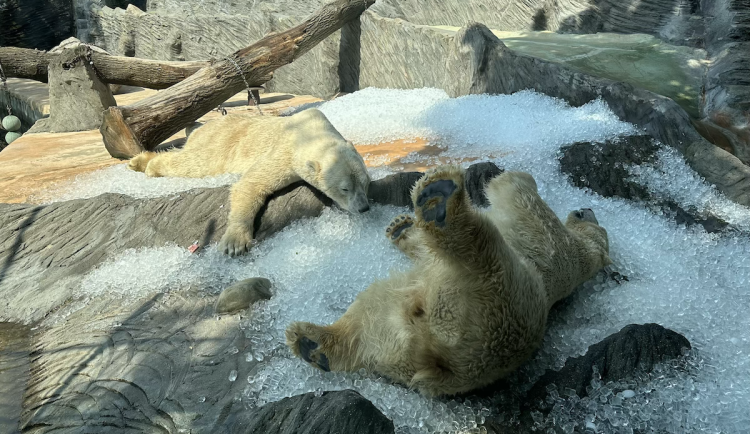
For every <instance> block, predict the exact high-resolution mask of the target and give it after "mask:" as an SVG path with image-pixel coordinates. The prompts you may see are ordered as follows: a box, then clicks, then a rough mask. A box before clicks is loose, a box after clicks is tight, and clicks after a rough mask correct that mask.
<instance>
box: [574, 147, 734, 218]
mask: <svg viewBox="0 0 750 434" xmlns="http://www.w3.org/2000/svg"><path fill="white" fill-rule="evenodd" d="M658 150H659V145H658V144H656V143H654V140H653V139H652V138H651V137H649V136H645V135H638V136H629V137H623V138H619V139H615V140H608V141H606V142H604V143H588V142H580V143H574V144H572V145H569V146H565V147H563V148H562V149H561V156H560V170H562V172H563V173H566V174H568V179H569V180H570V182H571V183H572V184H573V185H575V186H577V187H580V188H588V189H590V190H592V191H594V192H596V193H598V194H600V195H602V196H604V197H613V196H617V197H621V198H623V199H630V200H635V201H641V202H646V203H648V204H649V205H650V206H651V207H652V208H654V209H655V211H656V212H661V213H665V214H667V215H671V216H673V218H674V219H675V221H676V222H677V223H678V224H685V225H688V226H690V225H695V224H700V225H701V226H703V228H704V229H705V230H706V232H709V233H713V232H720V231H722V230H723V229H725V228H726V227H727V226H728V223H727V222H725V221H724V220H722V219H720V218H719V217H716V216H714V215H712V214H710V213H702V212H700V211H698V210H696V209H695V208H692V207H691V208H689V209H683V208H682V207H680V206H679V205H678V204H677V203H676V202H675V201H673V200H671V199H669V198H663V197H655V196H654V195H652V194H651V193H650V192H649V191H648V189H647V188H646V187H645V186H643V185H640V184H638V183H637V182H635V181H633V180H632V177H631V175H630V172H629V171H628V167H632V166H640V165H652V164H655V163H656V162H657V159H658V156H657V154H656V152H657V151H658Z"/></svg>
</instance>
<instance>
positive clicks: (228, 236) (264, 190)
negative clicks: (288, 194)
mask: <svg viewBox="0 0 750 434" xmlns="http://www.w3.org/2000/svg"><path fill="white" fill-rule="evenodd" d="M255 169H257V166H254V167H252V168H251V169H250V170H248V171H247V172H245V174H244V175H242V178H240V180H239V181H237V182H236V183H235V184H234V185H233V186H232V191H231V195H230V208H229V220H228V222H227V230H226V232H224V235H223V236H222V237H221V241H219V245H218V249H219V251H220V252H223V253H225V254H227V255H229V256H236V255H242V254H244V253H246V252H247V251H248V250H249V249H250V246H251V244H252V241H253V224H254V223H255V216H256V215H257V214H258V211H260V209H261V208H262V207H263V204H265V202H266V199H267V198H268V196H270V195H272V194H273V193H274V192H275V191H277V190H280V189H282V188H284V187H286V186H287V185H289V184H291V183H293V182H296V181H298V180H299V177H297V176H296V175H295V174H294V173H292V172H287V173H268V171H262V170H255Z"/></svg>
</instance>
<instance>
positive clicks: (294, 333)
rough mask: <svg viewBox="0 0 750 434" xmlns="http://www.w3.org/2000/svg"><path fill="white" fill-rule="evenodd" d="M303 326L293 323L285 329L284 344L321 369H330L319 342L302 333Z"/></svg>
mask: <svg viewBox="0 0 750 434" xmlns="http://www.w3.org/2000/svg"><path fill="white" fill-rule="evenodd" d="M302 328H303V326H302V325H301V324H300V323H294V324H292V325H291V326H289V328H288V329H287V330H286V341H287V342H286V344H287V345H288V346H289V348H290V349H291V350H292V352H293V353H294V354H295V355H297V356H299V357H300V358H302V360H304V361H305V362H307V363H309V364H310V365H312V366H313V367H316V368H318V369H320V370H322V371H325V372H329V371H330V370H331V367H330V363H329V362H328V356H326V354H325V353H324V352H323V351H322V349H321V348H320V344H319V343H318V342H316V341H314V340H312V339H310V338H309V337H307V336H305V335H304V332H303V331H302Z"/></svg>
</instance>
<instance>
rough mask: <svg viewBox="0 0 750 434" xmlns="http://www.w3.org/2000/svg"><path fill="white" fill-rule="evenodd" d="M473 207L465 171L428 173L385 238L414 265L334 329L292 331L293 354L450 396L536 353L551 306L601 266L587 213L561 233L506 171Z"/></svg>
mask: <svg viewBox="0 0 750 434" xmlns="http://www.w3.org/2000/svg"><path fill="white" fill-rule="evenodd" d="M485 194H486V196H487V198H488V199H489V202H490V204H491V207H490V208H489V209H488V210H486V211H482V210H476V209H474V208H472V206H471V205H470V202H469V198H468V196H467V193H466V190H465V188H464V172H463V170H462V169H460V168H457V167H452V166H444V167H440V168H437V169H434V170H431V171H429V172H427V173H426V174H425V175H424V176H423V177H422V178H421V179H420V180H419V181H418V182H417V184H416V185H415V187H414V189H413V191H412V200H413V203H414V213H415V216H414V217H411V216H407V215H401V216H398V217H396V218H395V219H394V220H393V222H392V223H391V224H390V226H389V227H388V228H387V229H386V236H387V237H388V238H390V240H391V241H392V242H393V243H394V244H395V245H396V246H397V247H398V248H399V249H401V250H402V251H403V252H404V253H406V255H407V256H409V257H410V258H411V259H412V260H413V261H414V266H413V267H412V268H411V269H410V270H409V271H406V272H403V273H395V274H392V275H391V276H390V277H389V278H388V279H385V280H380V281H376V282H374V283H373V284H372V285H370V286H369V287H368V288H367V289H366V290H365V291H363V292H361V293H360V294H359V295H358V296H357V298H356V300H355V301H354V303H352V305H351V306H350V307H349V309H348V310H347V311H346V312H345V313H344V315H343V316H342V317H341V318H340V319H339V320H337V321H336V322H335V323H333V324H332V325H329V326H319V325H315V324H311V323H306V322H295V323H292V324H291V325H290V326H289V327H288V328H287V330H286V339H287V345H288V346H289V347H290V349H291V350H292V352H293V353H294V354H295V355H297V356H299V357H301V358H302V359H304V360H305V361H306V362H308V363H310V364H311V365H313V366H314V367H317V368H319V369H322V370H324V371H328V370H333V371H356V370H359V369H362V368H364V369H366V370H368V371H372V372H377V373H379V374H381V375H385V376H386V377H389V378H391V379H393V380H396V381H398V382H400V383H403V384H406V385H408V386H410V387H413V388H416V389H418V390H419V391H420V392H421V393H423V394H425V395H428V396H434V395H453V394H457V393H463V392H468V391H470V390H472V389H476V388H479V387H483V386H486V385H488V384H490V383H492V382H494V381H496V380H497V379H499V378H501V377H503V376H505V375H506V374H508V373H510V372H511V371H513V370H515V369H516V368H518V366H519V365H521V364H522V363H523V362H524V361H526V360H527V359H529V358H530V357H531V355H532V353H533V352H534V351H535V350H536V349H537V348H538V347H539V345H540V343H541V341H542V337H543V336H544V331H545V323H546V321H547V314H548V312H549V309H550V308H551V307H552V305H553V304H554V303H555V302H557V301H558V300H560V299H562V298H564V297H567V296H568V295H569V294H570V293H571V292H572V291H573V290H574V289H575V288H576V287H577V286H578V285H580V284H581V283H583V282H584V281H586V280H588V279H589V278H591V277H592V276H594V275H595V274H596V273H597V271H598V270H599V269H601V268H603V267H605V266H607V265H609V264H611V261H610V259H609V241H608V238H607V232H606V230H605V229H604V228H602V227H601V226H599V224H598V222H597V220H596V217H595V216H594V213H593V211H591V210H590V209H582V210H578V211H574V212H571V213H570V215H568V218H567V221H566V222H565V224H563V223H562V222H561V221H560V220H559V219H558V218H557V216H556V215H555V214H554V213H553V212H552V210H551V209H550V208H549V207H548V206H547V204H546V203H544V201H543V200H542V199H541V197H539V194H538V193H537V186H536V182H535V181H534V179H533V178H532V176H531V175H529V174H526V173H521V172H506V173H503V174H502V175H500V176H498V177H496V178H493V179H492V180H491V181H490V182H489V183H488V185H487V186H486V187H485Z"/></svg>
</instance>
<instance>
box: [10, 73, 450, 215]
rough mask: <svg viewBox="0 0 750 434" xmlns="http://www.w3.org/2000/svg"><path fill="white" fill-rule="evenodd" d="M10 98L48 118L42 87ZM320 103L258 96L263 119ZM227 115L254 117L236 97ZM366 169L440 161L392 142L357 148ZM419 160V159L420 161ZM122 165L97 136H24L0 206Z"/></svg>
mask: <svg viewBox="0 0 750 434" xmlns="http://www.w3.org/2000/svg"><path fill="white" fill-rule="evenodd" d="M17 81H18V83H16V86H15V87H16V89H15V92H17V93H22V95H23V96H24V97H25V99H27V100H28V101H29V102H30V103H32V104H33V105H34V108H35V110H38V111H41V112H42V113H48V112H49V101H48V97H47V85H46V84H44V83H39V82H35V81H31V80H23V81H21V80H17ZM126 90H127V91H128V92H127V93H123V94H120V95H115V99H116V100H117V103H118V104H119V105H127V104H131V103H133V102H136V101H139V100H141V99H144V98H147V97H149V96H151V95H153V94H155V93H156V92H157V91H155V90H151V89H142V88H127V89H126ZM316 101H320V99H318V98H315V97H312V96H309V95H301V96H300V95H290V94H283V93H266V94H261V98H260V103H261V110H262V111H263V113H264V114H265V115H274V116H277V115H279V114H280V113H281V112H282V111H283V110H285V109H288V108H290V107H296V106H300V105H303V104H308V103H312V102H316ZM224 106H225V108H226V109H227V111H231V112H247V113H248V114H251V115H252V114H255V115H257V114H258V111H257V109H256V108H255V107H251V106H248V105H247V93H246V92H241V93H238V94H237V95H235V96H233V97H232V98H230V99H229V100H228V101H227V102H226V103H225V104H224ZM219 116H221V115H220V113H219V112H218V111H211V112H209V113H208V114H206V115H205V116H203V117H202V118H200V119H199V121H201V122H205V121H208V120H211V119H215V118H217V117H219ZM184 138H185V133H184V131H180V132H179V133H177V134H175V135H174V136H172V137H170V138H169V139H168V140H167V141H166V142H165V143H166V144H169V143H178V141H180V140H184ZM357 149H358V150H359V152H360V153H361V154H362V155H363V157H364V158H365V161H366V163H367V165H368V166H370V167H377V166H381V165H387V166H389V167H391V168H393V169H395V170H409V171H423V170H424V169H425V168H426V167H428V166H430V165H431V164H434V163H435V161H440V159H439V158H438V159H435V158H430V157H435V156H437V155H438V154H439V153H440V151H441V150H440V148H437V147H435V146H431V145H430V144H429V143H428V142H426V141H425V140H423V139H419V138H417V139H414V138H409V139H404V140H398V141H395V142H390V143H384V144H377V145H375V144H373V145H360V146H357ZM412 152H416V153H417V155H418V158H416V160H417V162H414V161H413V160H415V158H410V159H409V161H410V162H402V161H401V159H402V158H403V157H405V156H407V155H408V154H410V153H412ZM419 156H423V157H424V158H419ZM123 163H124V162H123V161H122V160H118V159H115V158H112V157H110V155H109V154H108V153H107V151H106V149H105V148H104V143H103V142H102V137H101V135H100V134H99V131H98V130H93V131H83V132H77V133H41V134H25V135H24V136H23V137H21V138H20V139H18V140H16V141H15V142H13V143H12V144H11V145H10V146H8V147H7V148H6V149H5V150H3V151H2V152H0V202H3V203H31V202H34V197H36V196H39V193H40V192H42V191H44V190H46V189H48V188H50V187H51V186H52V185H54V184H58V183H60V182H64V181H68V180H71V179H73V178H75V177H76V176H78V175H81V174H85V173H89V172H93V171H95V170H98V169H101V168H104V167H108V166H111V165H115V164H123Z"/></svg>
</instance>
